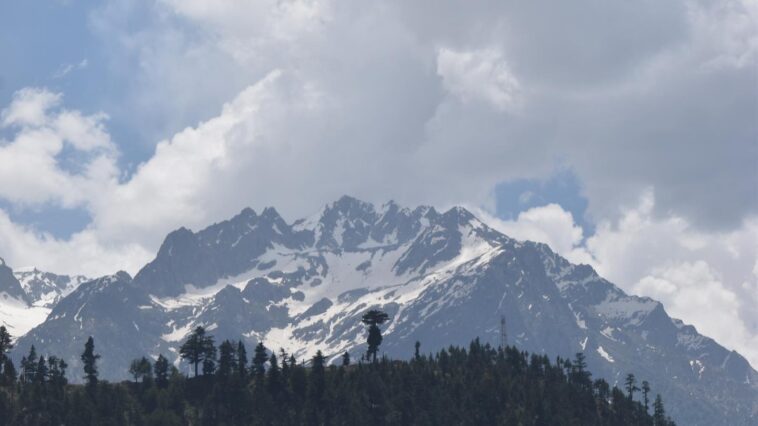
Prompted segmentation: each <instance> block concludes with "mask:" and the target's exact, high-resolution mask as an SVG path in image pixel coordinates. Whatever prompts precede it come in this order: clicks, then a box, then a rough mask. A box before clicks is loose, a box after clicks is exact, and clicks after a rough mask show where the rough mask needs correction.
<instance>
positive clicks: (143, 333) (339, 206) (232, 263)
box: [16, 197, 758, 425]
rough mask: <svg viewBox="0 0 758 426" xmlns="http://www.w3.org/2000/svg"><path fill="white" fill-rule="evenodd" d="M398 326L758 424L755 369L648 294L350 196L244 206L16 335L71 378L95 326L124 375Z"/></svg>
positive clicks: (299, 347) (304, 348)
mask: <svg viewBox="0 0 758 426" xmlns="http://www.w3.org/2000/svg"><path fill="white" fill-rule="evenodd" d="M370 308H378V309H382V310H384V311H385V312H387V313H389V314H390V317H391V320H390V322H389V323H388V324H387V326H386V327H385V332H384V334H385V336H386V338H385V342H384V344H383V345H382V348H381V350H382V351H383V352H384V353H385V354H386V355H388V356H391V357H397V358H407V357H409V356H411V354H412V351H413V344H414V343H415V341H416V340H418V341H420V342H421V343H422V348H424V350H435V349H438V348H440V347H443V346H447V345H450V344H458V345H465V344H467V342H468V341H470V340H471V339H472V338H474V337H480V338H481V339H482V340H484V341H489V342H491V343H492V344H497V343H498V341H499V336H500V318H501V316H503V315H504V316H505V318H506V323H507V332H508V336H509V343H510V344H515V345H517V346H519V347H520V348H523V349H524V350H527V351H530V352H537V353H547V354H549V355H551V356H557V355H560V356H564V357H572V356H573V354H574V353H576V352H584V353H585V354H586V356H587V361H588V363H589V365H590V367H591V369H592V371H595V372H597V374H599V375H601V376H603V377H605V378H606V379H607V380H608V381H609V382H610V383H611V384H614V383H619V384H620V383H621V382H622V381H623V377H624V375H625V374H626V373H629V372H632V373H634V374H635V375H636V376H637V377H638V378H640V379H647V380H649V381H650V382H651V384H652V386H653V387H654V389H655V390H656V392H660V393H662V394H663V395H665V396H666V398H668V400H667V406H668V407H670V410H671V413H672V415H673V416H674V417H675V419H677V420H678V421H679V422H680V423H681V424H693V425H698V424H703V425H705V424H709V425H712V424H736V425H739V424H745V425H747V424H754V422H755V421H756V418H758V417H756V416H757V415H758V414H757V413H758V402H756V401H758V386H757V385H756V384H758V373H756V371H755V370H754V369H753V368H752V367H751V366H750V365H749V364H748V363H747V361H746V360H745V359H744V358H743V357H742V356H740V355H739V354H738V353H736V352H733V351H728V350H726V349H725V348H723V347H721V346H720V345H718V344H717V343H716V342H715V341H713V340H712V339H709V338H707V337H704V336H702V335H699V334H698V333H697V331H696V330H695V329H694V327H692V326H688V325H685V324H683V323H682V322H681V321H678V320H675V319H671V318H670V317H669V316H668V315H667V314H666V312H665V309H664V307H663V306H662V305H661V304H660V303H658V302H656V301H654V300H651V299H648V298H640V297H636V296H630V295H627V294H625V293H624V292H623V291H622V290H620V289H619V288H617V287H616V286H614V285H613V284H611V283H610V282H608V281H606V280H604V279H602V278H601V277H600V276H598V275H597V274H596V273H595V271H594V270H593V269H592V268H591V267H589V266H587V265H572V264H570V263H569V262H568V261H566V260H565V259H563V258H562V257H561V256H559V255H557V254H556V253H554V252H552V251H551V250H550V248H549V247H547V246H546V245H544V244H538V243H532V242H521V241H516V240H514V239H511V238H509V237H507V236H506V235H503V234H501V233H499V232H497V231H495V230H494V229H492V228H490V227H488V226H487V225H486V224H484V223H482V222H481V221H479V220H478V219H477V218H476V217H474V215H472V214H471V213H470V212H468V211H467V210H465V209H463V208H453V209H450V210H448V211H445V212H438V211H437V210H435V209H434V208H432V207H424V206H422V207H417V208H414V209H409V208H404V207H401V206H399V205H397V204H395V203H392V202H390V203H387V204H385V205H383V206H381V207H380V208H376V207H374V206H373V205H371V204H368V203H364V202H361V201H359V200H356V199H354V198H350V197H343V198H341V199H340V200H338V201H336V202H334V203H331V204H329V205H327V206H326V207H325V208H324V209H323V210H322V211H320V212H319V213H318V214H316V215H314V216H312V217H310V218H306V219H302V220H299V221H296V222H294V223H292V224H288V223H287V222H286V221H285V220H284V219H283V218H282V217H281V216H280V215H279V214H278V213H277V212H276V210H274V209H273V208H267V209H265V210H264V211H263V212H261V214H257V213H256V212H255V211H253V210H251V209H245V210H243V211H242V212H240V214H238V215H237V216H235V217H233V218H232V219H230V220H228V221H224V222H221V223H217V224H214V225H212V226H209V227H208V228H206V229H203V230H201V231H199V232H192V231H190V230H188V229H184V228H182V229H179V230H177V231H174V232H172V233H170V234H169V235H168V236H167V237H166V239H165V241H164V243H163V244H162V246H161V248H160V249H159V251H158V253H157V255H156V258H155V259H154V260H153V261H152V262H150V263H149V264H147V265H146V266H145V267H144V268H142V269H141V270H140V271H139V272H138V273H137V274H136V275H135V277H134V278H133V279H132V277H130V276H129V275H128V274H126V273H118V274H115V275H112V276H108V277H103V278H100V279H97V280H93V281H89V282H85V283H82V284H81V285H79V286H78V287H77V288H76V289H75V290H73V291H72V292H71V293H70V294H68V295H67V296H65V297H62V298H61V299H60V301H59V302H58V303H57V304H55V305H54V307H53V308H52V311H51V312H50V314H49V316H48V317H47V318H46V320H45V321H44V322H43V323H41V324H40V325H39V326H37V327H36V328H34V329H33V330H31V331H30V332H29V333H27V334H26V335H24V336H23V337H22V338H20V339H19V341H18V349H17V351H16V357H17V358H20V354H22V353H23V352H24V351H26V350H28V347H29V346H30V345H32V344H34V345H36V346H37V348H38V350H40V349H41V351H42V352H48V353H54V354H59V355H64V356H65V357H67V359H68V360H69V362H70V363H71V365H72V366H73V367H74V368H73V369H72V371H76V366H77V364H78V358H77V357H78V354H79V353H80V352H81V347H82V345H83V342H84V340H85V339H86V337H87V336H89V335H93V336H95V339H96V341H97V345H98V350H99V351H100V352H101V353H102V355H103V359H102V364H103V368H102V371H103V373H104V375H105V376H107V377H109V378H112V379H115V378H123V377H124V376H125V375H126V366H127V365H128V363H129V361H130V360H131V359H132V358H134V357H137V356H142V355H144V354H149V355H152V356H157V354H158V353H163V354H164V355H167V356H169V357H170V358H172V359H174V360H176V354H177V349H178V346H179V344H180V343H181V341H182V340H183V338H184V337H185V336H186V335H187V333H189V331H190V330H192V329H193V328H194V327H195V326H197V325H203V326H205V327H206V328H207V329H208V330H209V331H210V332H211V333H213V334H214V335H215V336H216V338H217V340H219V341H220V340H222V339H226V338H230V339H237V338H240V337H242V338H243V339H244V340H245V341H246V343H247V344H248V346H250V345H253V344H255V343H257V342H258V341H263V342H264V343H265V344H266V345H267V346H268V347H270V348H279V347H282V348H284V349H285V350H287V351H288V352H291V353H294V354H295V355H296V356H297V357H298V358H300V359H303V358H304V357H307V356H310V355H312V354H313V353H314V352H315V351H316V350H319V349H320V350H322V351H323V352H324V353H325V354H328V355H329V356H330V357H332V358H336V357H338V356H339V355H340V354H341V353H342V352H344V351H346V350H347V351H350V352H351V353H352V354H353V356H354V357H356V356H360V354H361V353H362V352H363V351H364V350H365V347H364V339H365V336H364V334H365V330H364V329H363V326H362V325H361V324H360V321H359V319H360V316H361V315H362V314H363V313H364V312H365V311H366V310H367V309H370Z"/></svg>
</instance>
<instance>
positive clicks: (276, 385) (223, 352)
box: [0, 314, 674, 426]
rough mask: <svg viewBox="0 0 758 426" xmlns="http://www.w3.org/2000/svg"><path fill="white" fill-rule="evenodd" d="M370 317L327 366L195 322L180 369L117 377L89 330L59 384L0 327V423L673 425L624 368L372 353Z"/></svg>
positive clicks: (487, 350) (466, 353) (483, 348)
mask: <svg viewBox="0 0 758 426" xmlns="http://www.w3.org/2000/svg"><path fill="white" fill-rule="evenodd" d="M367 317H368V318H369V320H365V318H367ZM378 318H379V321H378V322H377V321H374V320H373V319H372V318H371V317H370V316H369V315H368V314H367V316H366V317H364V323H366V324H367V325H368V326H369V353H368V354H366V355H365V356H361V357H360V358H359V359H358V360H357V362H354V361H353V360H351V359H350V358H351V357H350V354H348V353H345V354H342V355H341V356H338V357H335V360H336V362H332V363H331V365H327V364H328V362H327V358H326V357H325V356H324V355H323V354H321V352H318V353H317V354H316V355H315V356H314V357H313V358H311V359H309V360H306V361H303V360H297V359H295V357H294V356H292V355H289V354H287V353H285V352H284V351H281V350H280V351H279V352H271V351H269V350H268V349H267V348H266V347H265V346H264V345H263V344H262V343H261V344H258V345H257V346H256V347H255V348H254V351H253V353H252V356H250V357H248V355H247V349H246V348H245V346H244V344H242V342H232V341H228V340H227V341H224V342H222V343H221V344H220V345H219V346H218V347H217V346H216V345H215V342H214V339H213V336H211V335H210V334H208V333H206V332H205V330H204V329H203V328H202V327H198V328H197V329H196V330H195V331H194V332H193V333H192V334H191V335H190V337H188V339H187V340H186V342H185V343H184V345H183V346H182V350H181V356H182V358H183V359H184V361H186V362H188V363H189V365H190V370H191V373H190V375H184V374H182V373H180V372H179V370H178V369H177V368H176V367H174V366H173V365H170V363H169V362H168V360H167V359H166V358H165V357H163V356H159V357H158V358H157V359H156V360H155V361H152V360H150V359H148V358H146V357H145V358H141V359H136V360H134V362H132V364H131V365H130V366H128V368H129V372H130V373H131V375H132V376H133V378H134V380H133V381H125V382H121V383H108V382H105V381H102V380H98V370H97V362H98V360H99V356H98V355H97V353H96V350H95V345H94V340H93V339H92V338H90V339H89V340H88V341H87V343H86V345H85V347H84V350H83V352H82V356H81V359H82V364H83V369H82V370H83V371H82V372H81V373H82V375H81V377H82V378H83V379H84V384H81V385H79V384H69V383H68V380H67V374H68V371H67V365H66V363H65V362H64V361H62V360H60V359H58V358H56V357H54V356H49V357H47V358H45V357H43V356H38V355H37V354H36V352H35V349H34V348H32V349H31V351H30V353H29V354H28V355H26V356H24V358H23V360H22V362H21V365H20V366H19V369H18V371H17V370H16V368H15V366H14V365H13V363H12V362H11V360H10V358H8V357H7V356H6V355H5V353H6V352H7V351H8V350H9V349H10V347H11V340H10V337H9V336H7V332H5V329H4V328H2V327H0V364H1V365H2V370H1V371H0V424H1V425H301V424H307V425H311V424H313V425H331V424H334V425H385V424H387V425H395V424H414V425H448V424H449V425H499V424H503V425H582V426H584V425H652V426H668V425H673V424H674V423H673V422H672V421H671V420H670V419H668V418H667V416H666V415H665V410H664V407H663V403H662V402H661V398H660V396H658V397H656V398H655V400H654V401H651V400H650V395H651V393H650V392H651V391H650V388H649V386H648V385H647V382H642V384H640V385H641V386H642V387H641V388H639V387H638V386H637V385H638V383H637V381H636V378H635V377H634V376H633V375H631V374H630V375H629V376H627V380H626V381H625V387H624V390H621V389H618V388H617V387H613V386H610V385H609V384H608V383H607V382H606V381H605V380H603V379H596V380H593V379H592V376H591V374H590V372H589V371H587V370H586V364H585V362H584V357H583V355H582V354H577V355H576V358H575V359H573V360H565V359H561V358H557V359H556V360H555V361H552V362H551V360H550V359H548V357H546V356H543V355H537V354H528V353H526V352H523V351H519V350H518V349H517V348H515V347H513V346H507V347H505V348H499V347H498V348H494V347H491V346H490V345H489V344H482V343H480V342H479V340H478V339H477V340H474V341H473V342H472V343H471V344H470V345H469V347H468V348H461V347H452V346H451V347H449V348H447V349H443V350H441V351H439V352H436V353H433V354H423V353H422V351H421V348H420V343H418V342H417V343H416V347H415V352H414V353H413V354H412V357H411V359H410V361H396V360H389V359H387V358H383V357H380V358H378V359H375V355H376V352H377V348H378V346H379V344H381V340H382V339H381V335H380V334H377V333H378V327H377V324H381V322H383V319H382V317H381V316H379V317H378ZM374 319H376V318H374ZM384 319H386V318H384ZM3 336H5V337H3ZM409 349H410V350H413V349H414V348H409ZM409 352H410V351H409ZM409 355H410V353H409ZM125 368H127V366H125ZM189 376H191V377H189Z"/></svg>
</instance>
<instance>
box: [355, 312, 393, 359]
mask: <svg viewBox="0 0 758 426" xmlns="http://www.w3.org/2000/svg"><path fill="white" fill-rule="evenodd" d="M388 319H389V316H388V315H387V314H386V313H385V312H382V311H377V310H373V309H372V310H370V311H368V312H366V313H365V314H363V318H362V320H361V322H363V323H364V324H366V325H368V339H367V340H366V343H367V344H368V350H367V351H366V358H368V359H373V361H374V362H376V353H377V352H378V351H379V345H381V344H382V331H381V330H380V329H379V325H381V324H384V322H385V321H387V320H388Z"/></svg>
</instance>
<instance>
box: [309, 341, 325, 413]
mask: <svg viewBox="0 0 758 426" xmlns="http://www.w3.org/2000/svg"><path fill="white" fill-rule="evenodd" d="M325 366H326V358H325V357H324V354H323V353H321V351H320V350H319V351H316V355H314V356H313V358H312V359H311V377H310V378H311V381H310V390H311V397H312V398H313V400H314V401H320V400H321V397H322V396H323V395H324V386H325V383H324V372H325V371H326V370H325Z"/></svg>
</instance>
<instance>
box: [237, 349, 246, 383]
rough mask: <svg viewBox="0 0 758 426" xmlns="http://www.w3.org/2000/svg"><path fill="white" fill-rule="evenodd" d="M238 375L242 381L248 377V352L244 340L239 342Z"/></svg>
mask: <svg viewBox="0 0 758 426" xmlns="http://www.w3.org/2000/svg"><path fill="white" fill-rule="evenodd" d="M237 374H239V376H240V378H242V379H244V378H245V376H247V350H246V349H245V344H244V343H242V340H240V341H239V342H237Z"/></svg>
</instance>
